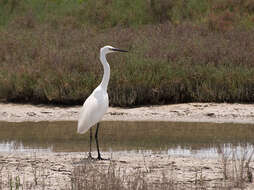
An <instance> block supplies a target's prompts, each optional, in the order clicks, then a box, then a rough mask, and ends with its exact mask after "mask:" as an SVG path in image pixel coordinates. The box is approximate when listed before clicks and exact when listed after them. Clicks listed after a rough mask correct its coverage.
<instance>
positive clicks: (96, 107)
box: [78, 86, 108, 134]
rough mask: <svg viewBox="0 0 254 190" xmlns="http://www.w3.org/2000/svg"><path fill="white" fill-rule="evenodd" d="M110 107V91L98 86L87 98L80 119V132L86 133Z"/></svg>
mask: <svg viewBox="0 0 254 190" xmlns="http://www.w3.org/2000/svg"><path fill="white" fill-rule="evenodd" d="M107 109H108V93H107V92H106V91H105V90H104V89H102V87H101V86H98V87H97V88H96V89H95V90H94V91H93V93H92V94H91V95H90V96H89V97H88V98H87V99H86V101H85V103H84V105H83V107H82V109H81V112H80V115H79V120H78V133H81V134H83V133H85V132H87V131H88V129H89V128H90V127H92V126H93V125H95V124H96V123H97V122H98V121H100V120H101V119H102V117H103V115H104V114H105V113H106V112H107Z"/></svg>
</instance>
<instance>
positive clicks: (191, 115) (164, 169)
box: [0, 103, 254, 189]
mask: <svg viewBox="0 0 254 190" xmlns="http://www.w3.org/2000/svg"><path fill="white" fill-rule="evenodd" d="M79 110H80V106H76V107H66V108H64V107H51V106H44V105H38V106H34V105H21V104H0V121H7V122H22V121H60V120H61V121H62V120H69V121H73V120H77V118H78V113H79ZM104 120H108V121H109V120H119V121H121V120H124V121H144V120H146V121H149V120H152V121H186V122H229V123H230V122H232V123H250V124H254V105H252V104H215V103H189V104H175V105H164V106H149V107H139V108H130V109H125V108H109V110H108V112H107V114H106V115H105V117H104ZM93 154H94V155H95V156H96V153H95V152H93ZM103 155H104V156H105V157H108V158H109V157H110V158H111V161H96V162H93V163H92V166H93V167H96V168H98V170H100V172H103V171H107V168H109V166H111V165H112V163H113V164H114V167H115V168H116V169H119V171H120V170H121V171H125V174H126V175H129V176H131V175H134V174H135V173H137V172H142V175H143V176H144V178H145V179H147V180H148V181H149V182H151V183H158V182H161V181H163V179H164V178H165V177H166V178H167V179H169V180H172V179H173V180H174V182H176V183H179V184H187V185H190V186H191V187H193V188H194V187H195V186H196V185H202V184H204V183H205V184H206V185H205V187H206V188H207V189H218V187H219V186H221V184H224V185H225V182H223V162H222V158H221V157H220V158H214V157H213V158H207V157H206V158H197V157H191V156H190V157H187V156H171V155H165V154H164V155H163V154H159V153H158V154H157V153H134V152H113V153H109V152H103ZM86 156H87V154H86V153H80V152H73V153H64V152H62V153H54V152H18V151H17V152H15V151H14V152H2V153H1V152H0V189H10V180H11V181H12V183H13V184H15V182H17V179H19V180H20V183H21V184H22V186H23V188H24V189H71V186H72V183H73V182H72V179H73V176H74V173H75V172H74V171H75V169H76V168H77V167H78V165H77V163H79V162H80V161H81V160H82V159H84V158H86ZM250 168H251V172H254V170H253V168H254V163H253V161H251V162H250ZM252 170H253V171H252ZM201 183H202V184H201ZM218 184H219V185H218ZM194 189H195V188H194ZM245 189H254V184H253V183H246V188H245Z"/></svg>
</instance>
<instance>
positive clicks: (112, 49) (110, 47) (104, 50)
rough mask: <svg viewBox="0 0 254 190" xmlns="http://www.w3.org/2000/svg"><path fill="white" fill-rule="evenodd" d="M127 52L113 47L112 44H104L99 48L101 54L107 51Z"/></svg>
mask: <svg viewBox="0 0 254 190" xmlns="http://www.w3.org/2000/svg"><path fill="white" fill-rule="evenodd" d="M117 51H119V52H128V51H127V50H122V49H118V48H114V47H112V46H104V47H102V48H101V54H108V53H113V52H117Z"/></svg>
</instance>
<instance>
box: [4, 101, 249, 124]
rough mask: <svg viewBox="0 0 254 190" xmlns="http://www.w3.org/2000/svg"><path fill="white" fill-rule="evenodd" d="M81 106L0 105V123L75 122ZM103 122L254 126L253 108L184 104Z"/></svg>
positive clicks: (128, 111)
mask: <svg viewBox="0 0 254 190" xmlns="http://www.w3.org/2000/svg"><path fill="white" fill-rule="evenodd" d="M80 108H81V106H75V107H53V106H45V105H37V106H34V105H28V104H3V103H0V121H8V122H22V121H63V120H64V121H75V120H77V119H78V114H79V110H80ZM103 120H107V121H110V120H118V121H186V122H221V123H225V122H227V123H251V124H252V123H254V104H226V103H222V104H217V103H188V104H173V105H163V106H146V107H138V108H117V107H110V108H109V109H108V112H107V113H106V114H105V116H104V118H103Z"/></svg>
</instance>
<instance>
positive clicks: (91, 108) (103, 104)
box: [77, 46, 127, 159]
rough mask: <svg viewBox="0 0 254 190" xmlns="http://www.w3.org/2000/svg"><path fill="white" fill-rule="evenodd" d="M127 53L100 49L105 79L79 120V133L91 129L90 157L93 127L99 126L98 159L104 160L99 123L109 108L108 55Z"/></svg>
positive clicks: (96, 138)
mask: <svg viewBox="0 0 254 190" xmlns="http://www.w3.org/2000/svg"><path fill="white" fill-rule="evenodd" d="M116 51H120V52H127V51H125V50H120V49H117V48H114V47H112V46H104V47H103V48H101V49H100V61H101V63H102V65H103V70H104V74H103V78H102V81H101V83H100V84H99V86H98V87H97V88H95V89H94V91H93V92H92V94H91V95H90V96H89V97H88V98H87V99H86V101H85V103H84V104H83V107H82V108H81V111H80V114H79V119H78V130H77V132H78V133H80V134H83V133H85V132H87V131H88V129H90V152H89V157H92V156H91V141H92V128H91V127H92V126H93V125H95V124H97V128H96V133H95V140H96V145H97V151H98V159H102V158H101V156H100V151H99V143H98V137H97V135H98V129H99V122H100V121H101V119H102V117H103V116H104V114H105V113H106V112H107V109H108V106H109V100H108V93H107V87H108V82H109V78H110V66H109V64H108V62H107V60H106V54H108V53H112V52H116Z"/></svg>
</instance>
